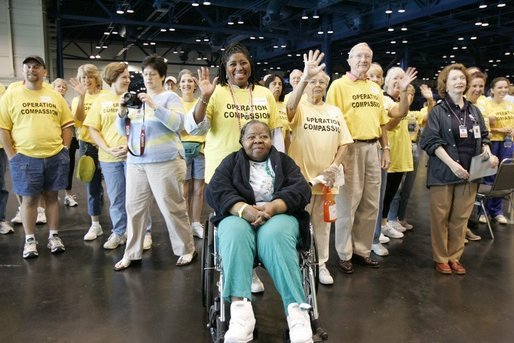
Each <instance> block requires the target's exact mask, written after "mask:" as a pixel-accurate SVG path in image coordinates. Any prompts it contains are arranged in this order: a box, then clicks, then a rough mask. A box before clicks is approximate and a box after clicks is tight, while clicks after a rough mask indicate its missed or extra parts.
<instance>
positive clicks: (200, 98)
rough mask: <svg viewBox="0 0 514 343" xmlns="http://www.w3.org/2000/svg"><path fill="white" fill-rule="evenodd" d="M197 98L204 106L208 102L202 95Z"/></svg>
mask: <svg viewBox="0 0 514 343" xmlns="http://www.w3.org/2000/svg"><path fill="white" fill-rule="evenodd" d="M198 99H199V100H200V101H201V102H202V104H204V105H205V106H207V104H208V102H207V101H205V100H204V99H203V98H202V97H199V98H198Z"/></svg>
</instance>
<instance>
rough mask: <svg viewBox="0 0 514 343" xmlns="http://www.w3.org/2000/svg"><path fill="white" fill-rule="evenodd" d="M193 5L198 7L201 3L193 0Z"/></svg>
mask: <svg viewBox="0 0 514 343" xmlns="http://www.w3.org/2000/svg"><path fill="white" fill-rule="evenodd" d="M191 6H193V7H198V6H200V4H199V3H198V1H196V0H193V1H192V2H191Z"/></svg>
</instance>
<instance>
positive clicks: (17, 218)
mask: <svg viewBox="0 0 514 343" xmlns="http://www.w3.org/2000/svg"><path fill="white" fill-rule="evenodd" d="M11 223H13V224H21V208H20V207H19V206H18V210H17V211H16V215H15V216H14V218H13V219H11Z"/></svg>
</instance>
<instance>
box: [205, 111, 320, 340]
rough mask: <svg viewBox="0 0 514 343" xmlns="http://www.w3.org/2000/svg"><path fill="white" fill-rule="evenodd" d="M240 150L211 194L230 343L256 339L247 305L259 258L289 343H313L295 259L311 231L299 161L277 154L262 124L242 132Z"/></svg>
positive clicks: (218, 174)
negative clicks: (304, 230) (304, 231)
mask: <svg viewBox="0 0 514 343" xmlns="http://www.w3.org/2000/svg"><path fill="white" fill-rule="evenodd" d="M240 143H241V145H242V146H243V148H242V149H240V150H239V151H237V152H234V153H232V154H230V155H228V156H227V157H226V158H225V159H224V160H223V161H222V163H221V164H220V166H219V167H218V168H217V169H216V172H215V173H214V176H213V178H212V179H211V182H210V183H209V185H208V186H207V189H206V198H207V201H208V203H209V205H210V206H211V207H213V208H214V210H215V212H216V215H215V216H214V217H213V218H212V223H213V224H214V225H216V226H217V227H218V234H217V240H218V247H219V248H218V249H219V254H220V256H221V260H222V269H223V275H224V282H223V295H224V298H225V299H224V300H226V301H231V306H230V316H231V319H230V323H229V329H228V331H227V332H226V334H225V342H227V343H230V342H238V343H239V342H249V341H251V340H252V339H253V330H254V327H255V317H254V314H253V309H252V304H251V302H250V300H251V296H252V295H251V283H252V270H253V266H254V262H255V260H256V258H258V260H260V261H261V263H262V264H263V265H264V267H265V268H266V269H267V271H268V273H269V275H270V277H271V278H272V280H273V282H274V284H275V287H276V288H277V290H278V293H279V294H280V296H281V297H282V301H283V304H284V309H285V312H286V315H287V323H288V326H289V335H290V339H291V342H298V343H300V342H312V329H311V325H310V320H309V314H308V308H309V305H307V304H305V295H304V291H303V288H302V282H301V274H300V268H299V263H298V254H297V245H298V243H299V241H300V230H299V228H300V225H305V226H308V225H309V224H308V218H309V216H308V214H306V212H305V206H306V205H307V204H308V202H309V199H310V197H311V190H310V187H309V184H308V183H307V181H305V179H304V178H303V176H302V174H301V172H300V169H299V168H298V166H297V165H296V164H295V163H294V161H293V160H292V159H291V158H289V157H288V156H287V155H285V154H283V153H280V152H278V151H277V150H276V149H275V148H274V147H273V146H272V144H271V132H270V129H269V127H268V126H267V125H266V124H265V123H262V122H260V121H257V120H252V121H250V122H248V123H247V124H246V125H244V126H243V128H242V129H241V138H240ZM302 227H303V226H302Z"/></svg>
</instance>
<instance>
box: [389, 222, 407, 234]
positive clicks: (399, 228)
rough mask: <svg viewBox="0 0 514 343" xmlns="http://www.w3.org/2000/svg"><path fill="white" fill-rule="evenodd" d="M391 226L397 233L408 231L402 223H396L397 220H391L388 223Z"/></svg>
mask: <svg viewBox="0 0 514 343" xmlns="http://www.w3.org/2000/svg"><path fill="white" fill-rule="evenodd" d="M388 223H389V225H391V226H392V227H393V229H395V230H396V231H398V232H402V233H403V232H405V231H407V228H405V227H404V226H403V225H402V224H400V222H398V221H396V220H391V221H388Z"/></svg>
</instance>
